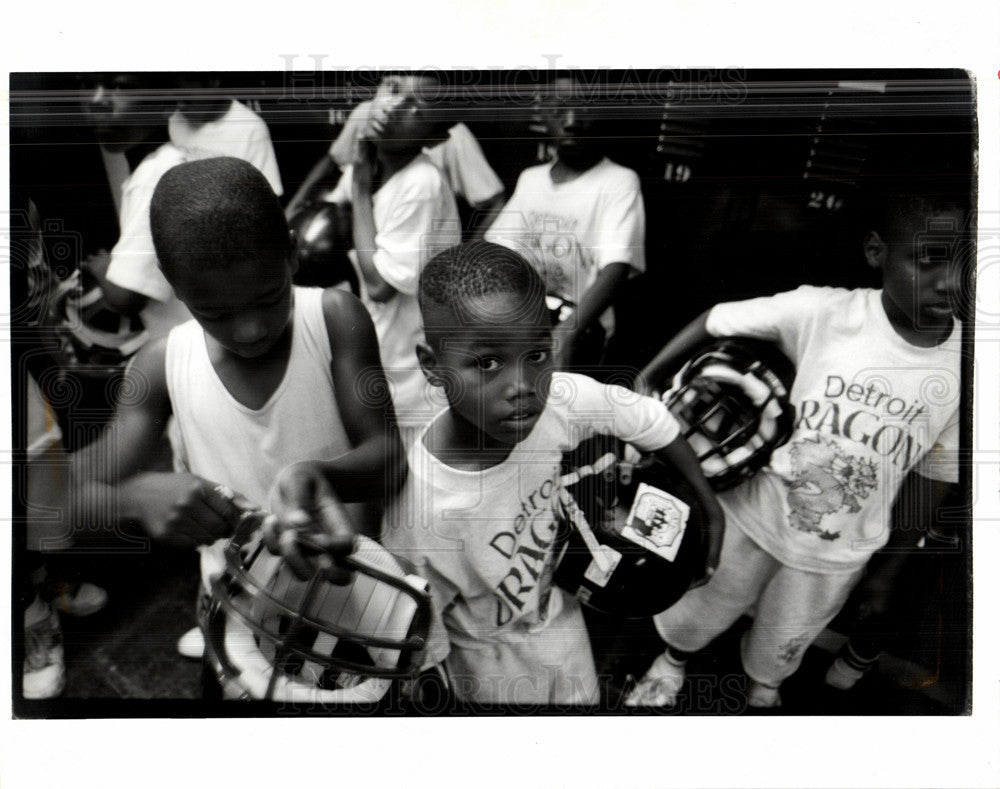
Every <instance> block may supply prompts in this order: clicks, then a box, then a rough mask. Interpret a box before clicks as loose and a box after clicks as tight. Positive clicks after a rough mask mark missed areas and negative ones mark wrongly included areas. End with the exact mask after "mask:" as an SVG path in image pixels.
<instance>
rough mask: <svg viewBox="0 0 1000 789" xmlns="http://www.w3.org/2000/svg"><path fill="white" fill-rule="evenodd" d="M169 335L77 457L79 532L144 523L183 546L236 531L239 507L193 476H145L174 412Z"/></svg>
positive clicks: (74, 506)
mask: <svg viewBox="0 0 1000 789" xmlns="http://www.w3.org/2000/svg"><path fill="white" fill-rule="evenodd" d="M165 354H166V338H163V339H161V340H158V341H154V342H153V343H150V344H149V345H147V346H146V347H144V348H143V349H142V350H140V351H139V353H138V354H137V355H136V357H135V359H133V360H132V362H131V363H130V364H129V366H128V367H127V368H126V371H125V381H124V384H123V386H122V387H121V391H124V392H141V393H142V396H141V397H136V398H135V402H132V401H131V400H128V401H123V402H120V403H119V404H118V406H117V408H116V410H115V414H114V416H113V417H112V418H111V421H110V422H109V423H108V426H107V427H106V428H105V429H104V431H103V432H102V434H101V435H100V437H99V438H98V439H97V440H96V441H94V442H93V443H92V444H90V445H88V446H87V447H85V448H84V449H82V450H80V451H79V452H77V453H75V455H74V456H73V461H72V470H71V485H72V489H73V494H72V501H71V505H70V506H71V518H72V523H73V526H74V534H75V536H85V535H92V536H98V535H100V534H102V533H103V534H104V535H109V534H116V531H115V527H116V526H118V525H119V524H122V523H129V522H132V523H139V524H141V525H142V527H143V528H144V529H145V530H146V532H147V533H148V534H149V535H150V536H151V537H153V538H155V539H157V540H160V541H163V542H166V543H169V544H173V545H177V546H181V547H186V546H193V545H198V544H202V543H210V542H213V541H214V540H216V539H218V538H219V537H222V536H225V535H226V534H228V533H229V531H230V526H229V520H228V518H229V517H230V516H231V514H232V511H233V505H232V504H231V503H229V502H228V501H227V500H226V499H225V498H224V497H223V496H221V495H220V494H219V493H217V492H216V491H215V490H214V489H213V488H214V486H213V484H212V483H211V482H209V481H207V480H204V479H201V478H200V477H196V476H195V475H193V474H174V473H139V472H140V471H141V468H142V466H143V463H144V461H145V460H146V459H147V458H148V457H149V456H150V455H152V454H153V452H154V450H155V449H156V446H157V443H158V442H159V440H160V438H161V435H162V433H163V430H164V427H165V425H166V423H167V419H168V418H169V416H170V398H169V394H168V391H167V383H166V373H165V367H164V359H165Z"/></svg>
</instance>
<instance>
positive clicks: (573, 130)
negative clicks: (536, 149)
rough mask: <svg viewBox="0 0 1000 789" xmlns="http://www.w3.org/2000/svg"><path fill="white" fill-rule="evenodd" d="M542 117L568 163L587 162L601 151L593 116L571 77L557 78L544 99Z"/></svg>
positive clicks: (560, 156) (547, 131)
mask: <svg viewBox="0 0 1000 789" xmlns="http://www.w3.org/2000/svg"><path fill="white" fill-rule="evenodd" d="M542 119H543V120H544V122H545V131H546V134H547V135H548V136H549V137H550V138H551V140H552V143H553V144H554V145H555V147H556V150H557V151H558V152H559V158H560V159H562V160H563V161H565V162H566V163H567V164H575V163H576V162H577V161H580V162H586V161H589V160H590V159H593V158H594V157H595V156H597V155H598V154H599V149H598V145H597V141H596V138H595V137H594V136H593V134H594V127H595V122H594V117H593V114H592V111H591V110H590V108H588V107H587V105H586V99H585V97H584V96H583V95H581V91H580V87H579V85H577V84H576V83H575V82H574V81H573V80H572V79H557V80H555V81H554V82H553V84H552V88H551V92H550V93H549V94H548V95H547V96H546V97H545V99H544V101H543V103H542Z"/></svg>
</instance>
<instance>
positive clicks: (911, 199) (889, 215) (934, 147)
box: [866, 135, 976, 233]
mask: <svg viewBox="0 0 1000 789" xmlns="http://www.w3.org/2000/svg"><path fill="white" fill-rule="evenodd" d="M881 146H882V150H880V151H879V152H878V153H877V154H876V155H875V156H874V157H873V158H872V161H871V163H870V170H871V175H870V176H869V177H868V178H867V179H866V181H867V183H866V192H867V203H868V211H867V213H868V223H869V225H870V227H871V229H874V230H878V231H880V232H882V233H890V232H892V231H893V230H894V229H895V228H896V227H897V226H898V225H899V223H900V222H901V221H906V220H907V218H909V217H930V216H933V215H934V214H936V213H940V212H942V211H950V210H958V211H959V212H961V213H962V214H963V215H964V216H966V217H967V216H968V214H969V213H970V211H971V210H972V206H973V199H974V195H975V184H976V181H975V177H976V176H975V170H974V165H973V156H972V147H971V143H970V141H969V139H968V138H966V137H965V136H963V135H942V136H941V137H939V138H935V139H934V140H933V142H932V143H930V144H928V143H927V142H926V141H925V140H923V139H917V140H911V139H909V138H907V137H902V138H900V137H892V138H890V139H889V140H884V141H882V143H881ZM958 229H959V230H961V229H963V228H958Z"/></svg>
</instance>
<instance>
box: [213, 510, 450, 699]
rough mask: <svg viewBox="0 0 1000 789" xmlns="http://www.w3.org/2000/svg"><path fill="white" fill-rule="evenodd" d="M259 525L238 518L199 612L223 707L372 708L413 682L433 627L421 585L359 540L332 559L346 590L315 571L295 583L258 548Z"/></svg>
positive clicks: (255, 517) (256, 515) (256, 516)
mask: <svg viewBox="0 0 1000 789" xmlns="http://www.w3.org/2000/svg"><path fill="white" fill-rule="evenodd" d="M265 517H267V516H266V515H265V514H264V513H262V512H259V511H248V512H244V513H243V514H242V515H241V516H240V520H239V523H238V525H237V527H236V530H235V533H234V535H233V537H232V539H231V540H230V541H229V544H228V545H227V546H226V550H225V557H226V564H225V569H224V570H223V571H222V573H221V574H220V575H219V576H218V577H216V578H214V579H213V580H212V596H211V602H210V603H209V605H207V606H204V607H202V608H201V610H200V611H199V620H200V621H199V625H200V626H201V629H202V631H203V632H204V634H205V656H206V658H207V659H208V662H209V665H210V666H211V667H212V668H213V669H214V670H215V673H216V676H217V677H218V679H219V684H220V685H221V686H222V690H223V698H225V699H262V700H268V701H281V702H292V703H294V702H309V703H321V704H352V703H355V704H356V703H375V702H377V701H379V700H380V699H381V698H382V697H383V696H384V695H385V694H386V692H387V691H388V690H389V688H390V686H391V684H392V680H393V679H398V678H413V677H415V676H416V675H417V674H418V673H419V671H420V663H419V659H418V656H417V653H418V652H419V651H420V650H421V649H423V647H424V645H425V643H426V640H427V634H428V628H429V623H430V596H429V593H428V585H427V582H426V581H425V580H424V579H422V578H420V577H418V576H415V575H408V574H407V573H406V572H405V571H404V570H403V568H402V567H401V566H400V565H399V563H398V562H397V561H396V560H395V559H394V558H393V557H392V555H391V554H389V552H388V551H386V550H385V549H384V548H383V547H382V546H380V545H379V544H378V543H376V542H374V541H373V540H370V539H368V538H367V537H363V536H360V535H358V536H356V537H355V538H354V539H355V542H354V549H353V551H352V553H351V554H350V555H349V556H346V557H342V558H338V559H337V561H338V562H339V563H340V564H341V565H343V566H346V567H349V568H351V569H352V570H354V573H353V576H352V580H351V581H350V582H349V583H347V584H345V585H336V584H333V583H330V582H329V581H327V580H326V578H325V576H324V574H323V572H322V570H320V569H317V571H316V572H315V573H314V575H313V576H312V578H310V579H308V580H305V581H301V580H299V579H298V578H297V577H296V576H295V575H294V574H293V573H292V571H291V569H290V568H289V567H288V566H287V564H286V562H285V560H284V559H283V558H282V557H281V556H277V555H275V554H273V553H271V552H270V551H269V550H268V549H267V547H266V545H265V544H264V540H263V532H262V528H261V526H262V524H263V522H264V518H265ZM299 539H300V540H302V541H303V542H304V543H307V542H308V537H306V536H300V538H299Z"/></svg>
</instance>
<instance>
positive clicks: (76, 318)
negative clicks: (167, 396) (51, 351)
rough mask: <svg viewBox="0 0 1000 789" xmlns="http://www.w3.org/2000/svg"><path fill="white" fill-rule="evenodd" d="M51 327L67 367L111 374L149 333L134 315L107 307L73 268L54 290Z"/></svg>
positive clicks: (84, 274)
mask: <svg viewBox="0 0 1000 789" xmlns="http://www.w3.org/2000/svg"><path fill="white" fill-rule="evenodd" d="M53 324H54V328H55V329H56V331H57V333H58V334H59V336H60V338H61V342H60V344H61V346H62V350H63V354H64V356H65V359H66V363H67V365H68V366H69V367H73V368H76V369H78V370H80V371H81V372H87V373H90V374H93V375H100V374H105V375H111V374H113V373H114V372H115V371H117V370H119V369H120V368H121V367H123V366H124V364H125V363H126V362H127V361H128V360H129V359H130V358H131V357H132V356H133V355H134V354H135V353H136V352H137V351H138V350H139V349H140V348H141V347H142V346H143V345H144V344H145V343H146V341H147V340H148V339H149V332H147V331H146V329H145V327H144V326H143V325H142V319H141V318H139V317H138V316H137V315H133V316H129V315H123V314H121V313H119V312H116V311H114V310H113V309H111V307H110V306H108V304H107V302H106V301H105V299H104V292H103V291H102V290H101V286H100V285H99V284H98V282H97V280H96V279H95V278H94V277H93V275H91V274H90V272H88V271H87V270H86V269H77V270H76V271H74V272H73V273H72V274H71V275H70V276H68V277H67V278H66V279H65V280H63V281H62V282H61V283H60V284H59V287H58V288H57V290H56V293H55V297H54V299H53Z"/></svg>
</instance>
